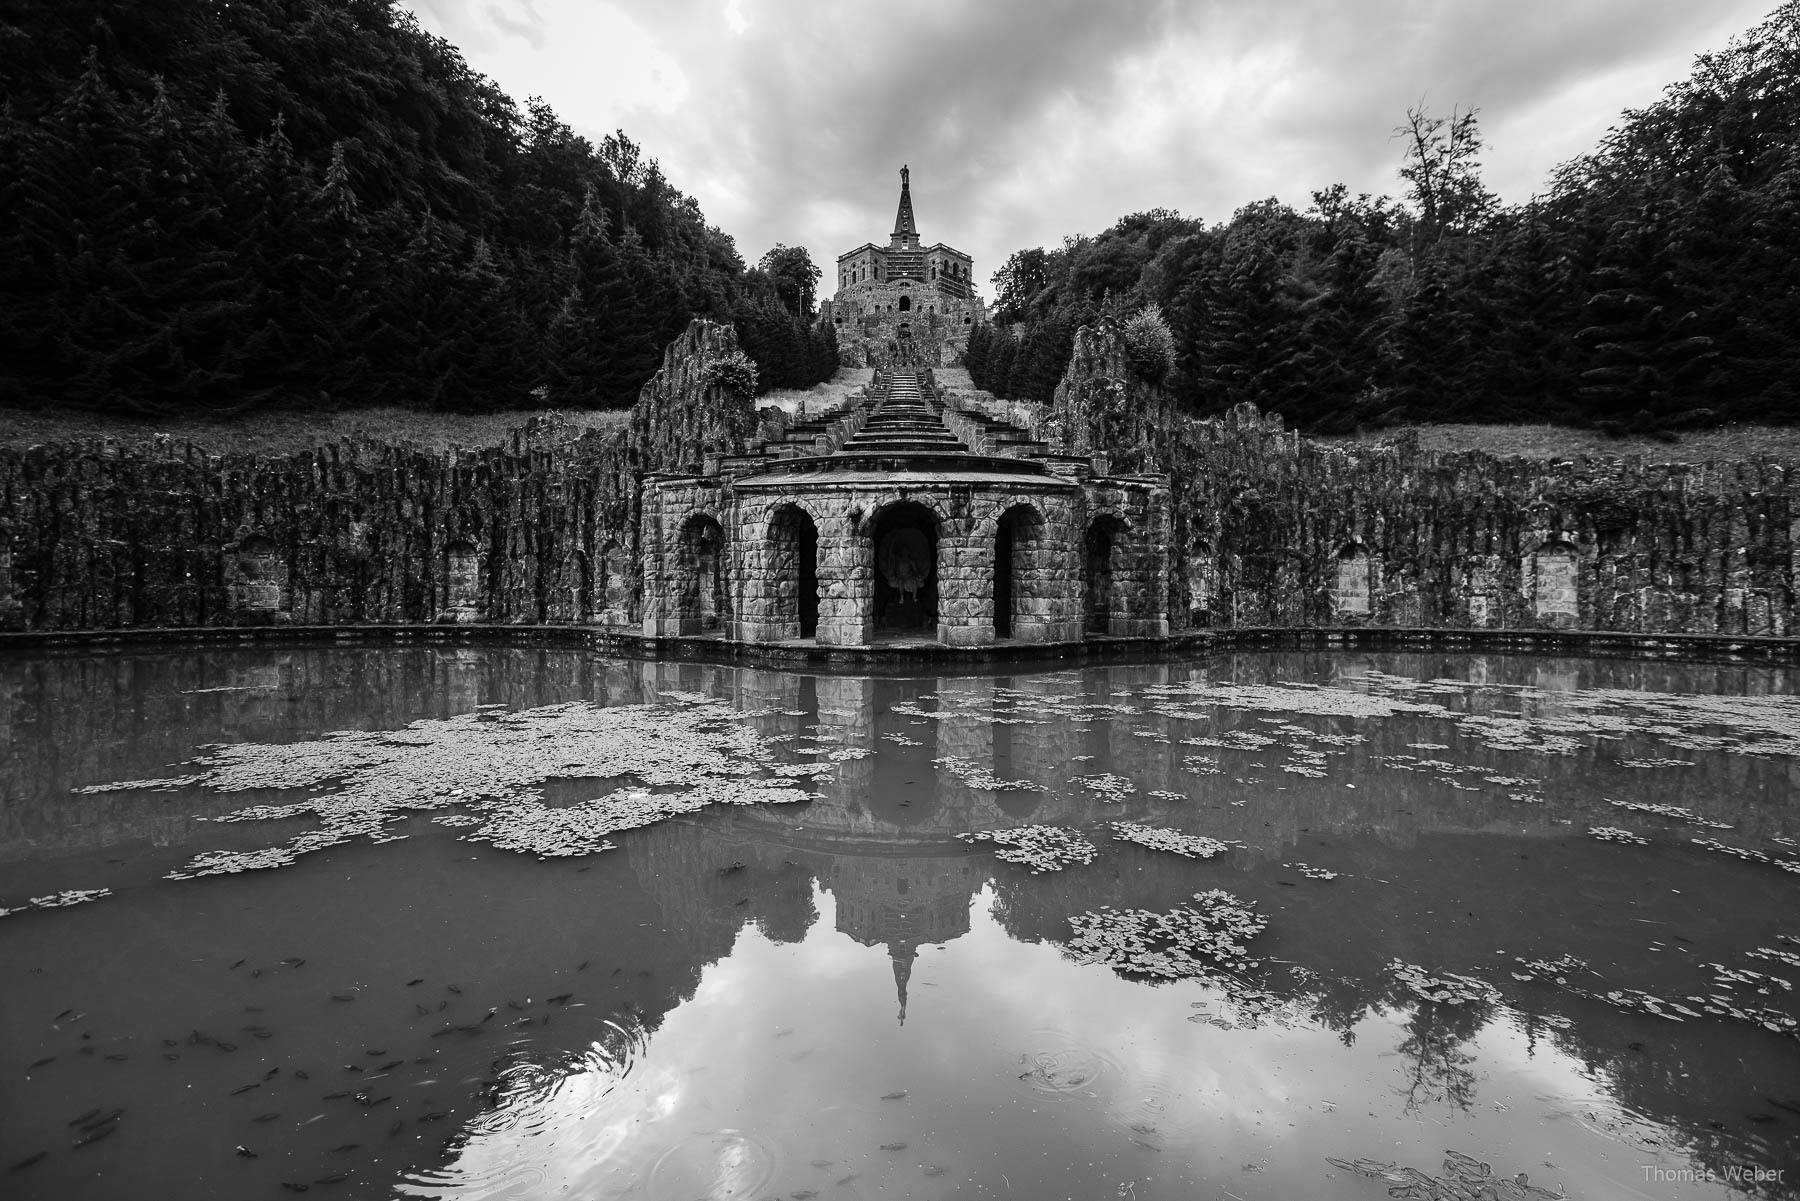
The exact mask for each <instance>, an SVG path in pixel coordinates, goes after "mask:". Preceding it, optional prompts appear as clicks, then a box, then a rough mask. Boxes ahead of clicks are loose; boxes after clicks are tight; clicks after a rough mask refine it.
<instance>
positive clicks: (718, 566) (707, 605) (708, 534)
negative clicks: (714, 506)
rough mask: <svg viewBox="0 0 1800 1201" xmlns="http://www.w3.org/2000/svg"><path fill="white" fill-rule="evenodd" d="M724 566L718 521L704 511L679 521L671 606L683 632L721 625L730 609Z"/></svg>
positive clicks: (722, 533) (704, 630)
mask: <svg viewBox="0 0 1800 1201" xmlns="http://www.w3.org/2000/svg"><path fill="white" fill-rule="evenodd" d="M724 565H725V531H724V529H723V528H721V527H720V525H719V523H718V522H717V521H716V520H714V519H713V518H711V517H708V516H707V515H705V514H704V513H696V514H695V515H694V516H692V517H690V518H688V519H687V520H686V521H685V522H683V523H682V526H681V540H680V542H679V544H678V545H677V547H676V559H675V605H676V613H677V615H678V616H679V617H680V619H681V632H682V633H683V634H708V633H712V632H714V631H716V630H719V629H721V628H722V627H723V625H724V622H725V618H726V616H727V614H728V613H729V612H730V605H729V604H728V602H727V600H726V596H725V571H724Z"/></svg>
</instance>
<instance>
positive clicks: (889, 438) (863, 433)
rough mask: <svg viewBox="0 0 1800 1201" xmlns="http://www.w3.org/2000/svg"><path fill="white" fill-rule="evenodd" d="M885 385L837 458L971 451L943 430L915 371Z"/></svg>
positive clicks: (892, 377)
mask: <svg viewBox="0 0 1800 1201" xmlns="http://www.w3.org/2000/svg"><path fill="white" fill-rule="evenodd" d="M886 383H887V388H886V395H885V396H883V397H882V399H881V400H880V401H879V402H877V403H876V405H875V407H874V410H873V411H872V412H871V413H870V415H869V419H868V420H867V421H866V422H864V423H863V426H862V428H861V429H859V430H858V431H857V432H856V433H855V434H853V435H851V437H850V439H849V440H848V441H847V442H845V443H844V445H843V448H842V450H840V451H839V453H840V454H886V455H918V454H925V455H942V454H963V453H967V452H968V451H969V450H970V447H969V446H968V445H967V444H965V443H964V442H963V440H962V439H961V438H958V437H957V436H956V435H955V434H954V433H952V432H950V430H949V429H947V428H946V427H945V425H944V421H943V418H942V417H941V416H939V411H938V408H937V406H936V405H935V404H934V403H933V402H932V401H931V400H929V399H928V398H927V397H926V395H925V390H924V388H923V387H921V386H920V384H919V373H918V372H917V371H895V372H893V373H892V374H891V375H889V376H888V378H887V381H886Z"/></svg>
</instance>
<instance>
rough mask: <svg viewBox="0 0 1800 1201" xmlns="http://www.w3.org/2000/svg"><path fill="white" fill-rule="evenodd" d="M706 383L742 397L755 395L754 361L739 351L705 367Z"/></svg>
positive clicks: (713, 361) (715, 360)
mask: <svg viewBox="0 0 1800 1201" xmlns="http://www.w3.org/2000/svg"><path fill="white" fill-rule="evenodd" d="M706 382H707V383H709V384H715V385H717V386H719V387H721V388H729V389H730V390H731V391H733V392H736V393H738V394H740V395H742V396H755V395H756V361H755V360H754V359H752V358H751V357H750V356H749V355H747V354H745V353H744V352H743V351H741V350H734V351H732V352H731V353H730V354H728V355H726V356H725V357H724V358H722V359H714V360H712V361H711V362H710V363H708V364H707V365H706Z"/></svg>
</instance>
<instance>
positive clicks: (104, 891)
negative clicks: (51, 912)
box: [0, 888, 112, 917]
mask: <svg viewBox="0 0 1800 1201" xmlns="http://www.w3.org/2000/svg"><path fill="white" fill-rule="evenodd" d="M110 896H112V889H110V888H68V889H64V890H63V891H62V892H53V893H51V894H50V895H49V896H43V897H32V898H31V899H30V900H28V901H26V902H25V903H24V904H23V905H14V906H13V907H12V908H10V909H8V908H7V907H5V906H4V905H0V917H11V916H12V915H13V914H15V913H24V912H25V911H26V910H27V909H66V908H67V907H68V906H70V905H80V904H82V903H83V902H85V901H98V900H99V899H100V898H101V897H110Z"/></svg>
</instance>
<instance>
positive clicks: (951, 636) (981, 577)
mask: <svg viewBox="0 0 1800 1201" xmlns="http://www.w3.org/2000/svg"><path fill="white" fill-rule="evenodd" d="M979 528H980V523H978V522H976V520H975V519H974V517H973V516H971V515H970V514H969V513H968V511H967V506H966V505H964V506H959V511H958V512H957V513H956V514H955V515H954V516H950V517H946V518H945V519H944V522H943V527H942V528H941V529H940V530H939V531H938V552H937V573H938V581H937V585H938V641H939V642H942V643H943V644H944V645H945V646H986V645H989V644H990V643H992V642H993V641H994V548H993V543H992V541H991V539H989V538H983V537H982V536H981V535H980V534H979V532H978V531H979Z"/></svg>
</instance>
